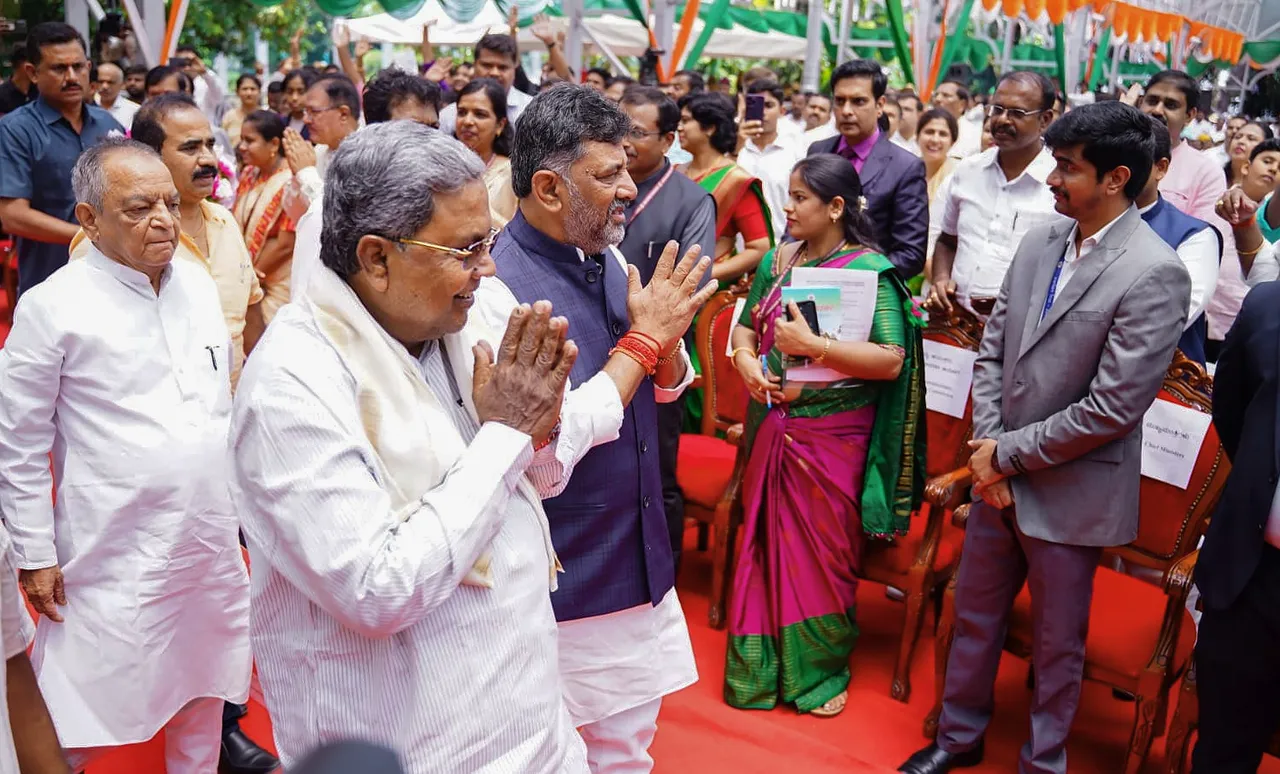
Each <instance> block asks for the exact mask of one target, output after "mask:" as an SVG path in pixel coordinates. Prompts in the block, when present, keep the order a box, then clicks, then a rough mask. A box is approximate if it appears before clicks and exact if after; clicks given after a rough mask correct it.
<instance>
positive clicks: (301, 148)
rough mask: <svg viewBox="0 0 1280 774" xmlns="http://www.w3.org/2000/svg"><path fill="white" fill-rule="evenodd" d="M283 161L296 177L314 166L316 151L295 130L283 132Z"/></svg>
mask: <svg viewBox="0 0 1280 774" xmlns="http://www.w3.org/2000/svg"><path fill="white" fill-rule="evenodd" d="M283 142H284V159H285V161H287V162H289V169H292V170H293V173H294V174H295V175H296V174H298V173H299V172H301V171H302V170H304V169H306V168H307V167H314V166H315V165H316V149H315V148H314V147H312V145H311V143H309V142H307V141H306V140H304V139H302V135H301V134H299V133H298V130H297V129H285V130H284V140H283Z"/></svg>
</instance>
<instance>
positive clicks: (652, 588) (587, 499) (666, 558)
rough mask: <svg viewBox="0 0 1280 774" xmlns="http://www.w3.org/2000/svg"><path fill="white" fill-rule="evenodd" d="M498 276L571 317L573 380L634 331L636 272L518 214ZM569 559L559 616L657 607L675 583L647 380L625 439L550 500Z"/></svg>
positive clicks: (595, 369) (501, 242)
mask: <svg viewBox="0 0 1280 774" xmlns="http://www.w3.org/2000/svg"><path fill="white" fill-rule="evenodd" d="M493 260H494V262H495V263H496V264H497V265H498V277H499V278H501V279H502V281H503V282H504V283H506V285H507V286H508V287H509V288H511V292H512V293H514V294H515V297H516V298H517V299H519V300H520V301H521V302H522V303H533V302H535V301H540V300H546V301H550V302H551V304H552V307H553V310H554V311H553V313H554V314H557V315H562V316H564V317H565V318H567V319H568V320H569V337H570V338H571V339H573V341H574V343H576V344H577V345H578V360H577V362H575V363H574V364H573V371H572V373H570V375H569V379H570V382H571V384H572V385H581V384H583V383H584V382H586V381H587V380H588V379H590V378H591V377H592V376H595V375H596V374H597V373H599V372H600V370H601V369H602V368H603V367H604V364H605V361H607V360H608V359H609V350H611V349H613V347H614V345H615V344H617V343H618V339H620V338H621V337H622V335H623V334H624V333H626V332H627V329H628V328H630V322H629V320H628V317H627V277H626V274H625V273H624V272H623V269H622V266H621V265H620V264H619V263H618V261H617V259H616V258H615V257H614V256H613V255H612V253H606V254H605V255H604V257H603V260H601V261H599V262H597V261H595V260H594V259H592V258H590V257H588V258H587V259H586V260H582V259H580V258H579V257H578V251H577V250H576V249H574V248H573V247H571V246H569V245H566V244H563V243H561V242H557V241H555V240H553V239H551V238H550V237H548V236H546V235H545V234H543V233H542V232H540V231H538V230H537V229H535V228H534V227H533V226H531V225H529V223H528V221H526V220H525V219H524V216H523V215H522V214H520V213H519V212H517V213H516V217H515V219H513V220H512V221H511V222H510V223H508V224H507V227H506V229H505V230H504V231H503V232H502V235H501V236H500V237H498V242H497V244H495V245H494V247H493ZM543 505H544V506H545V507H546V510H547V519H548V521H549V522H550V523H551V539H552V542H553V543H554V544H555V548H556V553H557V555H558V556H559V557H560V562H561V564H563V565H564V570H565V571H564V574H563V575H561V576H560V588H559V589H558V590H557V591H556V592H555V593H553V594H552V595H551V604H552V607H554V608H555V613H556V620H557V621H572V620H576V619H579V618H588V617H590V616H596V615H603V614H605V613H613V612H616V611H618V610H625V609H627V608H629V607H635V606H637V605H643V604H645V603H650V604H655V605H656V604H657V603H658V602H661V601H662V597H663V596H664V595H665V594H666V593H667V591H669V590H670V589H671V587H672V586H674V585H675V563H674V561H673V559H672V555H671V538H670V537H669V535H668V532H667V520H666V515H665V513H664V512H663V506H662V476H661V473H660V472H659V470H658V419H657V404H656V403H655V402H654V398H653V382H652V381H650V380H648V379H646V380H645V381H644V382H642V383H641V385H640V388H639V389H638V390H636V394H635V397H634V398H633V399H632V401H631V404H630V405H629V406H628V407H627V409H626V411H625V412H624V413H623V420H622V430H621V432H620V435H619V437H618V440H616V441H614V442H612V443H607V444H604V445H602V446H597V447H596V448H594V449H592V450H591V451H589V452H587V455H586V456H585V457H583V458H582V461H581V462H579V463H578V466H577V467H576V468H574V471H573V477H572V478H571V479H570V481H569V485H568V486H567V487H565V490H564V492H563V493H561V494H560V496H559V497H555V498H552V499H550V500H545V501H543Z"/></svg>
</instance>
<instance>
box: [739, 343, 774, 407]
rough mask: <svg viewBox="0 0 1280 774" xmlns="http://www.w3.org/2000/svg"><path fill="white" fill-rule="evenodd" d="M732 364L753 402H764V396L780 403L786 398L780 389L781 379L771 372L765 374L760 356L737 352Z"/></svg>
mask: <svg viewBox="0 0 1280 774" xmlns="http://www.w3.org/2000/svg"><path fill="white" fill-rule="evenodd" d="M733 366H734V368H737V369H738V375H739V376H741V377H742V381H743V382H746V385H747V391H748V392H750V393H751V399H752V400H754V401H755V402H757V403H766V402H767V401H766V399H765V398H766V396H768V397H769V398H770V399H772V400H773V402H774V403H781V402H782V401H784V400H785V399H786V395H784V394H783V392H782V389H781V387H782V379H781V378H780V377H778V376H775V375H774V374H771V373H770V374H766V373H765V371H764V367H763V366H762V365H761V364H760V358H758V357H751V356H750V355H748V354H747V353H745V352H739V353H738V355H737V357H735V358H734V359H733Z"/></svg>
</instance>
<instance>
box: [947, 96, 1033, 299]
mask: <svg viewBox="0 0 1280 774" xmlns="http://www.w3.org/2000/svg"><path fill="white" fill-rule="evenodd" d="M1054 94H1055V90H1054V86H1053V83H1052V82H1051V81H1050V80H1049V79H1048V78H1046V77H1044V76H1043V75H1041V74H1039V73H1033V72H1026V71H1015V72H1011V73H1006V74H1005V75H1004V76H1002V77H1001V78H1000V81H999V83H997V84H996V91H995V96H994V97H992V99H991V105H990V106H989V107H988V108H987V115H988V116H989V117H990V120H991V134H992V137H993V138H994V139H995V147H994V148H989V149H987V150H986V151H984V152H982V153H980V154H978V155H976V156H970V157H969V158H967V159H965V160H964V161H961V162H960V164H959V165H958V166H957V167H956V170H955V172H954V173H952V175H951V178H950V179H949V180H948V181H947V182H946V183H945V184H944V185H943V188H942V190H941V191H940V192H939V194H938V199H939V202H938V205H937V208H938V210H940V211H941V217H940V218H939V221H940V223H939V227H940V228H941V233H940V234H939V235H938V241H937V244H936V245H935V247H934V249H933V263H932V266H931V269H932V273H931V275H930V280H931V281H932V283H933V287H932V289H931V290H930V291H929V298H928V300H927V301H926V305H927V306H928V307H929V309H930V311H932V312H934V313H935V314H941V315H944V316H948V317H949V316H951V315H952V314H953V313H956V312H957V311H959V313H961V314H966V313H967V314H973V315H977V316H978V317H979V318H980V319H986V316H987V315H989V314H990V313H991V308H992V306H993V305H994V304H995V300H996V296H997V295H998V294H999V292H1000V286H1001V285H1002V284H1003V283H1004V275H1005V272H1006V271H1007V270H1008V268H1009V264H1010V262H1011V261H1012V260H1013V254H1014V251H1016V250H1017V248H1018V242H1020V241H1021V240H1022V237H1023V235H1024V234H1026V233H1027V231H1028V230H1029V229H1031V228H1032V227H1033V226H1036V225H1039V224H1040V223H1043V222H1045V221H1046V220H1049V219H1051V218H1056V217H1058V216H1057V215H1056V214H1055V213H1054V209H1053V194H1051V193H1050V192H1049V187H1048V186H1047V185H1045V178H1046V177H1048V175H1049V173H1050V172H1051V171H1053V157H1052V156H1051V155H1049V152H1048V151H1046V150H1045V149H1044V142H1043V140H1042V136H1043V134H1044V131H1045V129H1047V128H1048V127H1049V124H1050V123H1052V121H1053V100H1054Z"/></svg>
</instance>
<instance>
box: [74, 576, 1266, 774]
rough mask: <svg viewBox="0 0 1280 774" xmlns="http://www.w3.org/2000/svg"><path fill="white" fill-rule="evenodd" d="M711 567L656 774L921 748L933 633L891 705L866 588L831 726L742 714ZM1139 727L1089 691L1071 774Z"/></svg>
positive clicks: (142, 757) (1107, 697)
mask: <svg viewBox="0 0 1280 774" xmlns="http://www.w3.org/2000/svg"><path fill="white" fill-rule="evenodd" d="M710 573H711V567H710V560H709V557H708V556H707V555H706V554H699V553H697V552H693V551H691V552H690V553H689V554H688V555H687V560H686V566H685V568H684V572H683V575H682V578H681V581H682V582H681V584H680V587H681V591H682V594H683V596H682V598H683V600H684V606H685V612H686V615H687V616H688V620H689V628H690V631H691V634H692V636H693V647H694V651H695V652H696V654H697V659H698V669H699V672H700V674H701V678H702V679H701V681H700V682H699V683H698V684H696V685H694V686H692V687H690V688H688V689H686V690H684V691H681V692H680V693H678V694H675V695H673V696H670V697H668V698H667V700H666V702H665V703H664V704H663V708H662V715H661V716H660V718H659V728H658V736H657V739H656V741H655V742H654V745H653V749H652V752H653V756H654V759H655V760H656V761H657V766H656V768H655V771H656V772H657V773H658V774H690V773H692V772H697V773H698V774H776V773H777V772H805V773H806V774H889V772H892V771H894V770H895V769H896V767H897V766H898V765H899V764H900V763H901V762H902V761H903V760H905V759H906V758H907V756H908V755H910V754H911V752H913V751H914V750H915V749H917V748H918V747H920V746H922V745H923V744H924V743H925V741H926V740H925V739H924V737H923V736H922V735H921V723H922V721H923V719H924V716H925V714H926V713H927V712H928V710H929V706H930V703H931V702H932V699H933V643H932V640H931V639H930V637H929V636H928V635H929V634H930V629H931V624H927V625H926V636H925V638H924V639H922V640H921V642H920V647H919V649H918V651H917V653H916V661H915V664H914V669H913V670H912V698H911V703H910V704H901V703H899V702H896V701H894V700H893V699H891V698H889V679H890V675H891V674H892V669H893V660H894V657H895V654H896V652H897V639H898V631H899V628H900V626H901V622H902V618H901V616H902V609H901V605H899V604H898V603H895V602H891V601H889V600H888V599H887V598H885V596H884V590H883V588H881V587H878V586H873V585H870V584H864V586H863V588H862V592H861V594H860V599H859V603H860V604H859V610H860V613H861V620H860V624H861V626H862V632H863V634H862V640H861V642H860V644H859V646H858V650H857V651H856V653H855V655H854V658H853V684H852V685H851V686H850V694H849V704H848V709H846V710H845V712H844V714H842V715H841V716H839V717H837V718H833V719H822V718H815V717H807V716H800V715H797V714H796V713H795V712H793V711H791V710H788V709H777V710H774V711H772V712H759V711H747V712H744V711H739V710H735V709H732V708H730V707H728V706H726V705H725V704H724V701H723V700H722V699H721V698H720V690H721V679H722V678H723V676H724V643H725V634H724V632H717V631H713V630H711V629H710V628H709V627H708V626H707V618H706V615H707V605H708V603H707V598H706V590H707V589H708V588H709V586H710ZM1025 682H1026V665H1025V664H1023V663H1022V662H1020V661H1018V660H1016V659H1014V658H1012V657H1006V659H1005V661H1004V663H1003V664H1002V666H1001V669H1000V676H999V680H998V682H997V685H996V699H997V702H998V704H999V708H998V710H997V713H996V717H995V720H994V722H993V723H992V727H991V730H990V732H989V733H988V737H987V763H985V764H984V765H983V766H981V767H978V768H975V769H969V770H968V771H973V772H975V774H1009V772H1014V771H1016V770H1017V759H1018V749H1019V747H1020V746H1021V745H1022V743H1023V741H1025V739H1026V733H1027V726H1028V722H1027V706H1028V693H1027V689H1026V686H1025ZM1132 723H1133V705H1132V704H1130V703H1126V702H1121V701H1118V700H1116V699H1114V698H1112V696H1111V692H1110V690H1108V689H1107V688H1105V687H1103V686H1100V685H1094V684H1086V686H1085V689H1084V697H1083V701H1082V706H1081V709H1080V713H1079V715H1078V717H1077V719H1076V724H1075V728H1074V730H1073V733H1072V739H1071V744H1070V747H1069V753H1068V754H1069V759H1070V761H1071V771H1073V772H1090V773H1091V774H1095V773H1096V774H1110V773H1111V772H1117V774H1118V772H1121V771H1123V768H1124V759H1125V748H1126V745H1127V742H1128V738H1129V730H1130V727H1131V725H1132ZM244 729H245V731H246V732H247V733H248V734H249V735H250V736H252V737H253V738H254V739H256V740H258V742H259V743H262V744H266V745H267V746H270V723H269V721H268V719H267V717H266V712H265V710H264V709H263V708H262V707H260V706H257V705H254V706H253V707H252V709H251V710H250V713H249V717H248V718H246V720H245V721H244ZM1163 760H1164V753H1163V744H1162V741H1160V740H1157V742H1156V744H1155V746H1154V747H1153V749H1152V753H1151V756H1150V758H1149V760H1148V762H1147V766H1146V768H1145V769H1144V770H1143V771H1144V774H1156V773H1157V772H1163ZM163 771H164V764H163V750H162V746H161V744H160V743H159V742H158V741H156V740H153V741H152V742H150V743H148V744H146V745H139V746H137V747H134V748H129V749H126V750H121V751H119V752H118V753H116V754H115V755H113V756H112V757H111V758H110V760H108V761H105V762H103V763H102V764H100V765H97V766H94V767H92V768H91V769H90V770H89V774H162V772H163ZM1259 772H1260V774H1280V761H1277V760H1276V759H1274V758H1267V759H1266V760H1265V761H1264V763H1263V765H1262V768H1261V769H1259Z"/></svg>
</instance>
